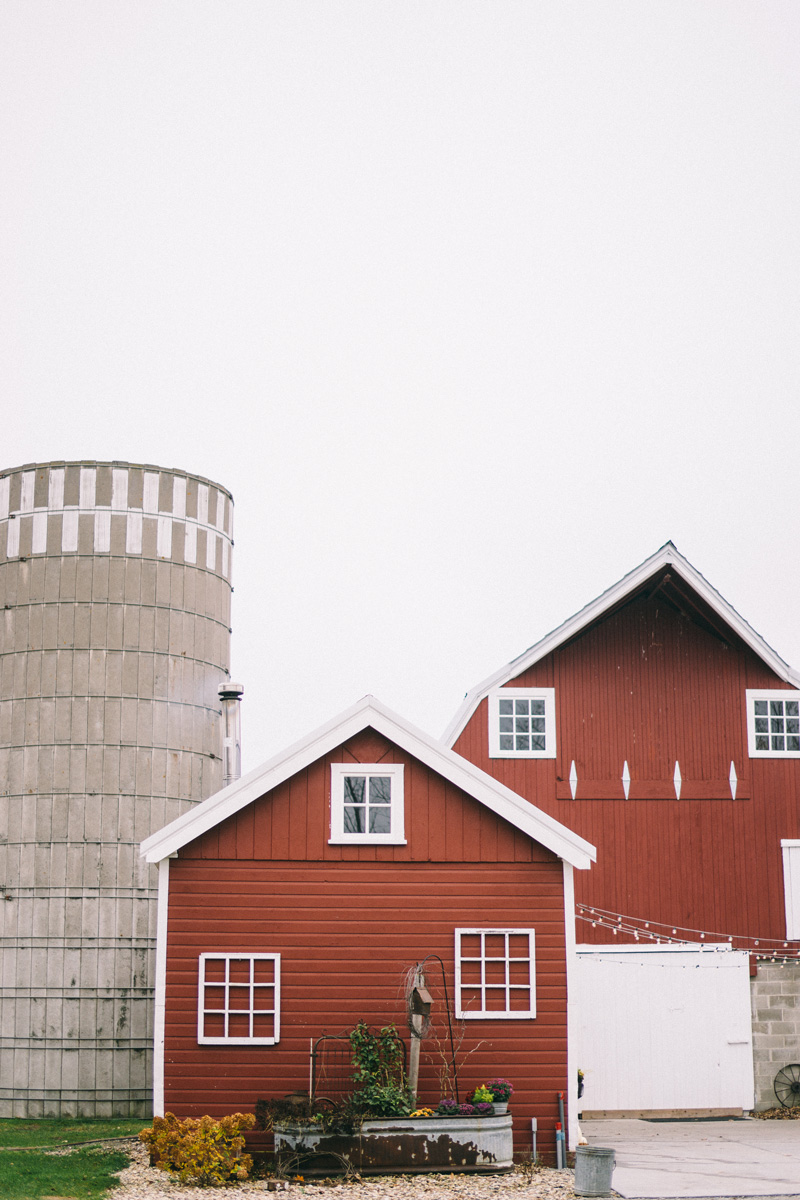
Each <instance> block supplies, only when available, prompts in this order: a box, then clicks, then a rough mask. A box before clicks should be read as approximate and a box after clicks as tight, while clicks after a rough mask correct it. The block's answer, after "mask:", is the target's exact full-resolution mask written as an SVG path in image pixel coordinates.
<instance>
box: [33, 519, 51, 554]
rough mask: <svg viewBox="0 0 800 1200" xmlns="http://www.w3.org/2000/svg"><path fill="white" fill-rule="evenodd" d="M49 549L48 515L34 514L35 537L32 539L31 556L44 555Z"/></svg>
mask: <svg viewBox="0 0 800 1200" xmlns="http://www.w3.org/2000/svg"><path fill="white" fill-rule="evenodd" d="M46 549H47V513H46V512H35V513H34V514H33V536H32V538H31V554H44V552H45V550H46Z"/></svg>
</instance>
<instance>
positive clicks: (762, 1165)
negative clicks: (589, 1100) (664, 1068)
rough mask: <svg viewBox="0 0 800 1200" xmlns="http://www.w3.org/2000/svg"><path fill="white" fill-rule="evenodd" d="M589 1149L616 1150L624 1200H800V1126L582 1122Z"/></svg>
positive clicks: (616, 1177)
mask: <svg viewBox="0 0 800 1200" xmlns="http://www.w3.org/2000/svg"><path fill="white" fill-rule="evenodd" d="M581 1130H582V1132H583V1136H584V1137H585V1138H586V1140H587V1141H588V1143H589V1145H590V1146H611V1147H613V1149H614V1150H615V1151H616V1167H615V1169H614V1177H613V1183H612V1186H613V1188H614V1191H616V1192H619V1194H620V1195H621V1196H624V1197H625V1198H626V1200H628V1198H633V1197H667V1196H691V1197H714V1196H736V1197H751V1196H800V1121H759V1120H755V1119H751V1120H739V1121H725V1120H720V1121H691V1122H688V1121H668V1122H662V1121H657V1122H656V1121H638V1120H624V1121H581Z"/></svg>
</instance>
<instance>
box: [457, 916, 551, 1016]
mask: <svg viewBox="0 0 800 1200" xmlns="http://www.w3.org/2000/svg"><path fill="white" fill-rule="evenodd" d="M534 951H535V934H534V931H533V930H532V929H457V930H456V1013H457V1016H458V1017H459V1018H466V1019H470V1020H471V1019H474V1018H478V1017H483V1018H486V1017H489V1018H491V1019H493V1020H497V1019H501V1020H508V1019H511V1020H524V1019H526V1018H527V1019H530V1018H531V1017H535V1016H536V963H535V953H534Z"/></svg>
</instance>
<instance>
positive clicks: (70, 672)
mask: <svg viewBox="0 0 800 1200" xmlns="http://www.w3.org/2000/svg"><path fill="white" fill-rule="evenodd" d="M232 521H233V506H232V500H231V496H230V493H229V492H227V491H226V490H225V489H224V488H221V487H220V486H219V485H218V484H215V483H211V482H210V481H209V480H206V479H201V478H199V477H198V476H196V475H189V474H186V473H185V472H182V471H177V470H162V469H160V468H158V467H151V466H141V465H134V464H131V463H118V462H114V463H100V462H53V463H45V464H34V465H29V466H25V467H20V468H17V469H13V470H6V471H0V630H2V635H1V638H0V948H2V984H1V986H0V1116H32V1117H35V1116H48V1115H53V1116H59V1115H64V1116H71V1115H83V1116H108V1115H112V1114H113V1115H131V1116H147V1115H148V1114H149V1112H150V1102H151V1098H150V1084H151V1074H152V1062H151V1047H152V1032H153V1030H152V1020H153V1018H152V1008H153V1005H152V998H153V949H154V943H155V896H156V892H155V886H156V881H155V879H154V878H153V876H152V874H151V869H150V868H148V867H147V866H145V865H144V864H143V863H141V862H140V860H139V855H138V845H139V843H140V842H141V840H142V838H144V837H146V836H147V835H148V834H149V833H151V832H153V831H154V830H156V829H158V828H160V827H161V826H162V825H164V824H165V823H166V822H168V821H171V820H172V819H173V818H174V817H176V816H178V815H179V814H180V813H181V812H183V811H184V810H185V809H186V808H187V807H189V806H190V805H191V804H192V803H196V802H197V801H199V800H202V799H204V798H205V797H206V796H209V795H211V793H213V792H214V791H216V790H218V789H219V788H220V787H221V786H222V753H223V729H222V718H221V714H220V699H219V696H218V692H217V689H218V687H219V686H220V685H221V684H224V683H227V682H228V680H229V649H230V597H231V585H230V573H231V546H232V540H231V534H232Z"/></svg>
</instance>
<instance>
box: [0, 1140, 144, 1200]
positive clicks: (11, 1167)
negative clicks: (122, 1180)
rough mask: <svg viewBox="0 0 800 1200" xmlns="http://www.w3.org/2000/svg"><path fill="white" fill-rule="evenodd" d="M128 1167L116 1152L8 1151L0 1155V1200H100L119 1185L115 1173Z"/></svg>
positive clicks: (122, 1157) (97, 1150) (125, 1155)
mask: <svg viewBox="0 0 800 1200" xmlns="http://www.w3.org/2000/svg"><path fill="white" fill-rule="evenodd" d="M60 1123H61V1122H60ZM64 1124H66V1122H64ZM127 1165H128V1156H127V1154H122V1153H120V1151H119V1150H112V1151H108V1150H100V1149H87V1150H75V1151H73V1152H72V1153H71V1154H66V1155H58V1156H54V1155H50V1154H45V1153H44V1152H43V1151H41V1150H28V1151H24V1150H19V1151H14V1150H10V1151H9V1150H7V1151H5V1152H4V1153H2V1154H0V1196H2V1197H3V1200H41V1197H43V1196H63V1197H69V1198H70V1200H102V1197H103V1196H105V1195H106V1193H107V1191H108V1190H109V1189H110V1188H112V1187H114V1186H115V1185H116V1184H117V1183H118V1182H119V1180H118V1178H117V1172H118V1171H121V1170H123V1168H124V1167H127Z"/></svg>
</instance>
